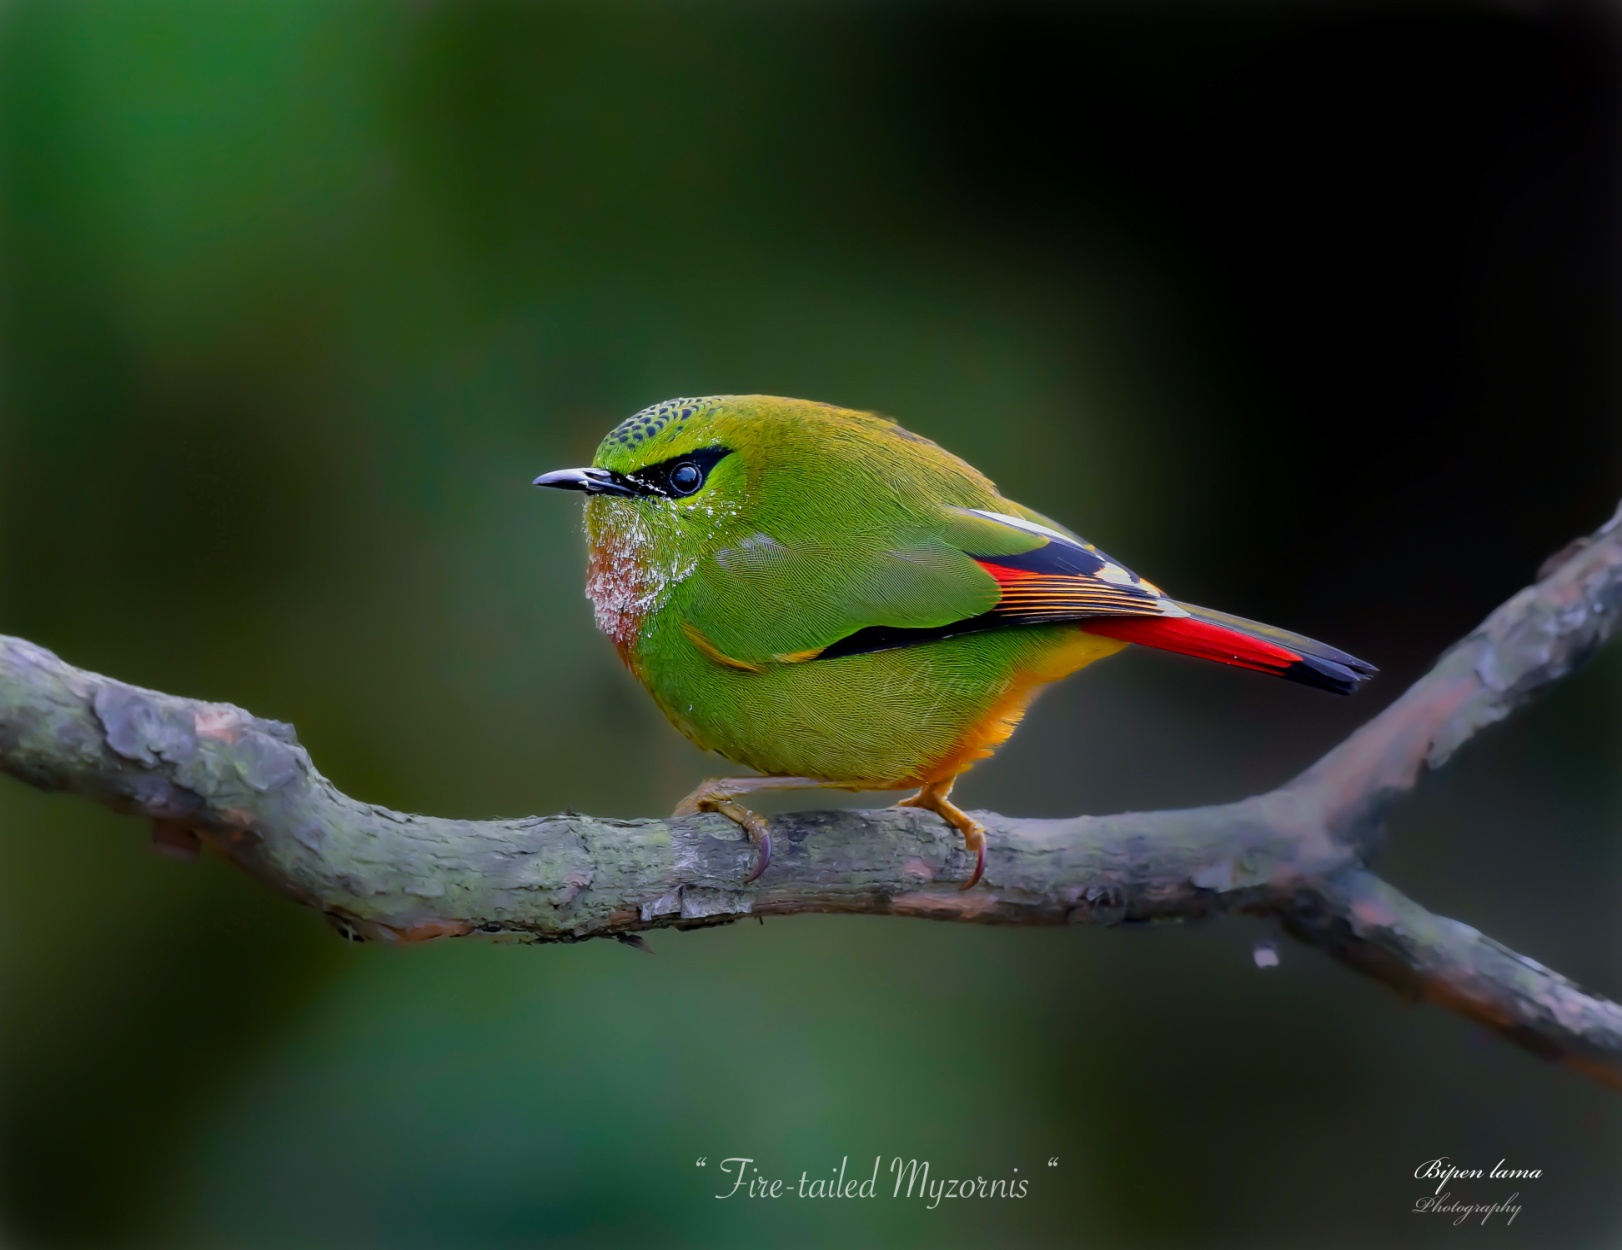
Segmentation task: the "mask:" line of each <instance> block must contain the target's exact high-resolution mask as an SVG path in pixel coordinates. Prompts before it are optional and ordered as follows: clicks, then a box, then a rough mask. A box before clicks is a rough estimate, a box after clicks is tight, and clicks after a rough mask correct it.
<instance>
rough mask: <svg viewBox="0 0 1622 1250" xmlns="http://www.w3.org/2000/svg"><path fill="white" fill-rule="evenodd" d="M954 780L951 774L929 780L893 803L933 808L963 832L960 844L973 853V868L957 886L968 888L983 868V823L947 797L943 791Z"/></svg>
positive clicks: (984, 838)
mask: <svg viewBox="0 0 1622 1250" xmlns="http://www.w3.org/2000/svg"><path fill="white" fill-rule="evenodd" d="M956 780H957V778H955V777H948V778H947V779H946V780H945V781H932V782H930V783H929V784H928V785H927V786H925V787H924V788H923V789H922V790H920V791H918V793H917V794H915V795H913V796H912V797H911V798H907V799H902V800H901V802H899V803H897V804H896V806H897V807H921V808H923V809H924V810H925V811H927V812H934V813H935V814H936V815H937V816H939V817H940V818H941V819H942V820H944V821H945V822H946V823H947V824H949V825H951V826H952V828H954V829H956V830H957V831H958V832H959V833H961V834H962V835H963V845H964V846H965V847H966V848H967V849H968V850H970V851H972V852H973V853H974V871H973V872H972V873H971V874H970V875H969V879H968V880H967V881H965V882H964V883H963V884H962V885H961V886H959V887H958V888H959V889H961V890H969V889H973V888H974V884H975V882H977V881H979V880H980V874H981V873H983V872H984V871H985V870H986V827H985V826H984V825H982V824H981V823H980V822H979V821H978V820H975V819H974V817H972V816H970V815H969V814H968V813H967V812H966V811H964V810H963V809H962V808H961V807H959V806H958V805H957V804H956V803H953V802H952V801H951V800H950V799H948V798H947V795H949V794H951V793H952V782H954V781H956Z"/></svg>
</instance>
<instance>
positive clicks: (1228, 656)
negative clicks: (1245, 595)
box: [1082, 603, 1377, 694]
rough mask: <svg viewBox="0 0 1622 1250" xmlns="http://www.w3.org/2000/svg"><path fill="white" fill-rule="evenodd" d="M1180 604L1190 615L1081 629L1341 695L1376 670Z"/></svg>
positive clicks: (1277, 632) (1278, 632)
mask: <svg viewBox="0 0 1622 1250" xmlns="http://www.w3.org/2000/svg"><path fill="white" fill-rule="evenodd" d="M1177 606H1178V607H1180V608H1182V609H1183V611H1185V612H1187V613H1188V615H1187V616H1112V617H1103V618H1100V619H1095V620H1090V621H1088V622H1086V624H1085V625H1083V627H1082V628H1084V629H1085V630H1087V632H1088V633H1092V634H1102V635H1104V636H1105V637H1106V638H1118V639H1120V641H1122V642H1135V643H1137V644H1138V645H1139V646H1143V647H1154V648H1156V649H1158V650H1161V651H1175V652H1177V654H1179V655H1192V656H1197V657H1198V658H1199V659H1202V660H1215V661H1217V663H1219V664H1232V665H1234V666H1235V667H1236V668H1248V669H1251V670H1252V671H1254V672H1258V673H1271V674H1272V675H1273V676H1275V677H1282V678H1284V679H1285V680H1286V681H1297V682H1300V683H1301V684H1302V685H1304V686H1316V687H1317V688H1318V689H1319V690H1332V691H1334V692H1335V693H1336V694H1351V693H1352V692H1353V691H1355V690H1356V689H1357V687H1358V685H1359V684H1360V683H1362V682H1364V681H1366V680H1367V679H1368V678H1369V677H1371V676H1373V675H1374V673H1375V672H1376V671H1377V670H1376V669H1375V667H1374V665H1372V664H1368V663H1365V662H1364V661H1362V660H1359V659H1357V658H1356V657H1355V656H1350V655H1347V654H1346V653H1345V652H1344V651H1337V650H1336V649H1335V648H1334V647H1331V646H1327V645H1326V644H1324V643H1321V642H1314V641H1313V640H1312V639H1311V638H1304V637H1302V636H1301V635H1300V634H1292V633H1290V632H1289V630H1286V629H1275V628H1274V627H1273V626H1271V625H1263V624H1261V623H1260V622H1258V621H1247V620H1245V618H1244V617H1242V616H1229V615H1228V614H1227V613H1226V612H1214V611H1212V610H1211V609H1210V608H1198V607H1195V606H1194V605H1193V604H1191V603H1180V604H1178V605H1177Z"/></svg>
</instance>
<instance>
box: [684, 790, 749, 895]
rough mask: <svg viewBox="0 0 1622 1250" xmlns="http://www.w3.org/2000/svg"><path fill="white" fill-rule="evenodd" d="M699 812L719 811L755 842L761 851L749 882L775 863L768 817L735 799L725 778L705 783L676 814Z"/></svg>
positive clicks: (686, 814) (746, 881) (689, 796)
mask: <svg viewBox="0 0 1622 1250" xmlns="http://www.w3.org/2000/svg"><path fill="white" fill-rule="evenodd" d="M699 812H719V813H720V814H721V815H723V816H725V817H726V818H727V819H728V820H730V821H732V822H733V823H734V824H736V825H740V826H742V828H743V831H744V832H745V833H746V834H748V835H749V840H750V841H751V842H753V843H754V844H755V847H756V849H757V850H758V851H759V853H760V854H759V857H758V859H757V861H756V863H755V870H754V871H753V872H751V873H750V874H749V875H748V876H747V877H745V878H744V879H743V883H744V884H745V885H748V884H749V883H750V882H752V881H754V880H756V879H757V878H759V876H760V874H761V873H763V872H765V871H766V865H768V864H770V863H771V862H772V831H771V826H769V825H768V824H767V823H766V818H765V817H764V816H762V815H761V814H760V813H759V812H752V811H750V810H749V809H748V808H747V807H745V806H744V805H743V804H742V803H738V802H736V801H734V799H733V798H732V792H731V790H729V789H728V788H727V786H726V783H725V782H723V781H706V782H704V784H703V785H701V786H699V787H698V789H696V790H694V791H693V792H692V793H691V794H689V795H688V796H687V797H686V798H685V799H683V800H682V801H681V802H680V803H679V804H677V805H676V810H675V812H674V813H673V815H676V816H693V815H696V814H697V813H699Z"/></svg>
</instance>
